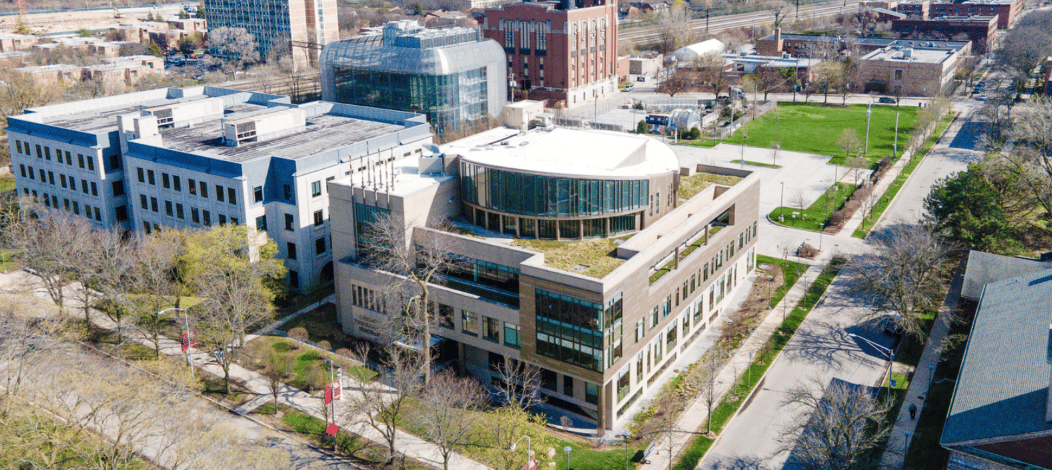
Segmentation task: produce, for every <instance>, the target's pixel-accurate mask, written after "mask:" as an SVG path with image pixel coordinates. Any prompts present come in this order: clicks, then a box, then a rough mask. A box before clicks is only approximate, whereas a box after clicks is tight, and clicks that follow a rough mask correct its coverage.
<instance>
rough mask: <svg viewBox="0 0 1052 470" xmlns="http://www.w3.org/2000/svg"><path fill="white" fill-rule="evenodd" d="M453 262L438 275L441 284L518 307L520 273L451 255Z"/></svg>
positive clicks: (489, 263) (493, 264)
mask: <svg viewBox="0 0 1052 470" xmlns="http://www.w3.org/2000/svg"><path fill="white" fill-rule="evenodd" d="M451 256H452V258H453V260H454V262H453V263H451V264H450V267H449V269H447V270H446V271H444V272H442V273H440V274H438V276H437V277H438V280H439V281H440V283H441V284H443V285H445V286H448V287H451V288H453V289H457V290H460V291H464V292H468V293H471V294H475V295H478V296H480V297H483V298H486V299H489V300H493V301H496V302H500V303H503V304H506V305H510V306H513V307H518V306H519V270H518V269H515V268H509V267H507V266H503V265H500V264H496V263H491V262H489V261H483V260H478V259H474V258H469V257H466V256H459V255H451Z"/></svg>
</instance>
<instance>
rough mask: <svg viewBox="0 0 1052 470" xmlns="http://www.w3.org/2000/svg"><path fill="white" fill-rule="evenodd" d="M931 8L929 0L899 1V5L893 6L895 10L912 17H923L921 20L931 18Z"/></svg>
mask: <svg viewBox="0 0 1052 470" xmlns="http://www.w3.org/2000/svg"><path fill="white" fill-rule="evenodd" d="M929 8H931V2H929V1H927V0H925V1H917V0H913V1H908V2H899V4H898V5H895V7H894V8H891V9H892V10H895V11H897V12H899V13H902V14H904V15H906V16H908V17H910V18H918V19H921V20H926V19H928V18H929V17H928V9H929Z"/></svg>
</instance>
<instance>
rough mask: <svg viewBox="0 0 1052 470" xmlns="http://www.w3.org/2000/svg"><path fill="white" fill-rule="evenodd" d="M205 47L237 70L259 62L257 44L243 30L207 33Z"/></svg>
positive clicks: (230, 29) (224, 29) (246, 31)
mask: <svg viewBox="0 0 1052 470" xmlns="http://www.w3.org/2000/svg"><path fill="white" fill-rule="evenodd" d="M207 47H208V49H209V50H210V51H211V52H212V54H216V55H218V56H220V57H222V58H223V59H225V61H226V62H228V63H232V64H236V65H237V66H238V67H239V68H240V67H242V66H244V65H245V64H254V63H256V62H259V59H260V57H259V44H257V43H256V37H255V36H254V35H252V34H251V33H249V32H248V30H246V29H245V28H227V27H222V28H216V29H212V30H210V31H208V41H207Z"/></svg>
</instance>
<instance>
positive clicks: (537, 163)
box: [443, 127, 679, 179]
mask: <svg viewBox="0 0 1052 470" xmlns="http://www.w3.org/2000/svg"><path fill="white" fill-rule="evenodd" d="M509 135H510V136H509ZM443 151H445V152H446V153H450V154H457V155H460V156H461V158H462V159H464V160H465V161H469V162H474V163H478V164H479V165H484V166H488V167H493V168H502V169H506V170H510V171H520V172H524V173H533V174H546V175H557V176H567V177H584V178H613V179H643V178H646V177H649V176H651V175H656V174H661V173H667V172H670V171H671V172H675V171H679V160H677V159H676V155H675V153H673V152H672V149H671V148H670V147H669V146H668V145H667V144H665V143H662V142H660V141H658V140H655V139H651V138H649V137H645V136H639V135H633V134H624V133H620V132H606V131H589V130H578V129H566V128H559V127H557V128H555V129H553V130H551V131H545V130H540V129H537V130H533V131H530V132H527V133H524V134H519V133H517V132H515V131H510V132H509V130H508V129H494V130H492V131H488V132H484V133H482V134H478V135H475V136H472V137H469V138H467V139H462V140H458V141H456V142H452V143H450V144H449V145H446V146H444V147H443Z"/></svg>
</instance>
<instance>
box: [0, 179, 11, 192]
mask: <svg viewBox="0 0 1052 470" xmlns="http://www.w3.org/2000/svg"><path fill="white" fill-rule="evenodd" d="M14 190H15V177H14V176H8V177H3V178H0V192H4V191H14Z"/></svg>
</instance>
